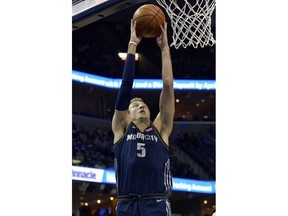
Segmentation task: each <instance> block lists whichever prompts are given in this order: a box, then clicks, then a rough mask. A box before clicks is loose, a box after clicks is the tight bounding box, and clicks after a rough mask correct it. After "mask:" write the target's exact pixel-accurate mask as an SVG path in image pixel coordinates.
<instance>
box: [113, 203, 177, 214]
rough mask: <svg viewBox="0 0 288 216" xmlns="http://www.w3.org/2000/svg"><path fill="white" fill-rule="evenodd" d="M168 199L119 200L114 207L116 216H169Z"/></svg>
mask: <svg viewBox="0 0 288 216" xmlns="http://www.w3.org/2000/svg"><path fill="white" fill-rule="evenodd" d="M171 215H172V213H171V206H170V202H169V200H168V199H147V200H146V199H143V200H141V199H139V200H121V201H118V203H117V206H116V216H171Z"/></svg>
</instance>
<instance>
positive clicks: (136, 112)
mask: <svg viewBox="0 0 288 216" xmlns="http://www.w3.org/2000/svg"><path fill="white" fill-rule="evenodd" d="M129 113H130V116H131V118H132V119H133V120H136V119H141V118H148V119H150V110H149V108H148V106H147V105H146V104H145V103H143V102H141V101H134V102H133V103H132V104H130V106H129Z"/></svg>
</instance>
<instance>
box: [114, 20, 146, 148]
mask: <svg viewBox="0 0 288 216" xmlns="http://www.w3.org/2000/svg"><path fill="white" fill-rule="evenodd" d="M130 28H131V36H130V41H129V44H128V50H127V58H126V61H125V65H124V70H123V75H122V83H121V87H120V90H119V92H118V96H117V99H116V105H115V111H114V115H113V118H112V131H113V134H114V141H113V143H116V142H117V141H118V140H119V139H120V138H121V137H122V136H123V135H124V133H125V129H126V127H127V126H128V124H129V123H130V121H131V120H130V118H129V115H128V112H127V111H128V107H129V104H130V99H131V93H132V86H133V80H134V74H135V53H136V47H137V45H138V44H139V43H140V41H141V37H138V36H137V35H136V30H135V28H136V23H133V22H132V21H131V27H130Z"/></svg>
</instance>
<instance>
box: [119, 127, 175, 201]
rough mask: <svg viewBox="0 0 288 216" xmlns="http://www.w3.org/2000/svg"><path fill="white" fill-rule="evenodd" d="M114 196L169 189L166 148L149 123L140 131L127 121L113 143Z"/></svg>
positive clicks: (169, 176) (163, 191) (167, 151)
mask: <svg viewBox="0 0 288 216" xmlns="http://www.w3.org/2000/svg"><path fill="white" fill-rule="evenodd" d="M114 155H115V157H114V166H115V174H116V180H117V192H118V196H123V195H128V194H137V195H142V194H155V193H167V192H168V191H170V190H171V189H172V176H171V172H170V159H169V158H170V150H169V147H168V146H167V145H166V144H165V143H164V141H163V140H162V138H161V136H160V134H159V132H158V130H157V129H156V127H155V126H154V125H153V124H152V123H151V124H150V126H149V127H147V128H146V129H145V130H144V132H141V131H140V130H139V129H138V127H137V126H136V125H135V124H134V123H133V122H131V124H130V125H129V126H128V128H127V131H126V133H125V134H124V136H123V137H122V138H121V139H120V140H119V141H118V142H117V143H115V145H114Z"/></svg>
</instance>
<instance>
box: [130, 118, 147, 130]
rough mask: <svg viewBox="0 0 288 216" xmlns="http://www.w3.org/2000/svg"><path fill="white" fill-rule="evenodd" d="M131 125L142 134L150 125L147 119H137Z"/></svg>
mask: <svg viewBox="0 0 288 216" xmlns="http://www.w3.org/2000/svg"><path fill="white" fill-rule="evenodd" d="M133 123H134V124H135V125H136V126H137V127H138V128H139V130H141V131H142V132H143V131H144V129H146V128H147V127H148V126H149V125H150V120H149V119H137V120H135V121H133Z"/></svg>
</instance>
